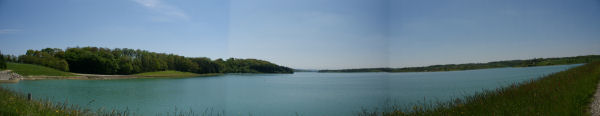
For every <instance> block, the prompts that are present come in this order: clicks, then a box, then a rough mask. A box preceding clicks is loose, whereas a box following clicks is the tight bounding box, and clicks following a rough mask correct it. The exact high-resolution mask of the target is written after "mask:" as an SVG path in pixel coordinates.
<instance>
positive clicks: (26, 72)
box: [7, 63, 77, 76]
mask: <svg viewBox="0 0 600 116" xmlns="http://www.w3.org/2000/svg"><path fill="white" fill-rule="evenodd" d="M7 66H8V67H7V69H8V70H12V71H13V72H15V73H18V74H20V75H23V76H42V75H43V76H77V75H73V74H72V73H69V72H64V71H60V70H56V69H53V68H48V67H45V66H39V65H33V64H21V63H7Z"/></svg>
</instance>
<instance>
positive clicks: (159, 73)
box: [135, 71, 219, 77]
mask: <svg viewBox="0 0 600 116" xmlns="http://www.w3.org/2000/svg"><path fill="white" fill-rule="evenodd" d="M135 75H139V76H146V77H199V76H217V75H219V74H217V73H214V74H196V73H191V72H180V71H157V72H145V73H139V74H135Z"/></svg>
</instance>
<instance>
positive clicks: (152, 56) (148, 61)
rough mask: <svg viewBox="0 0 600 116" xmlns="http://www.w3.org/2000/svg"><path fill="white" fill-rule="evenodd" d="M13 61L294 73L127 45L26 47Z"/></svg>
mask: <svg viewBox="0 0 600 116" xmlns="http://www.w3.org/2000/svg"><path fill="white" fill-rule="evenodd" d="M3 59H5V60H8V61H10V62H21V63H28V64H37V65H42V66H47V67H51V68H55V69H58V70H62V71H70V72H76V73H90V74H134V73H142V72H153V71H165V70H176V71H183V72H194V73H200V74H205V73H293V70H292V69H291V68H288V67H284V66H279V65H276V64H273V63H270V62H268V61H263V60H257V59H236V58H229V59H227V60H223V59H216V60H211V59H210V58H206V57H199V58H190V57H184V56H179V55H174V54H165V53H155V52H148V51H145V50H139V49H137V50H134V49H127V48H122V49H121V48H115V49H109V48H99V47H74V48H67V49H66V50H65V51H63V50H62V49H59V48H45V49H42V50H27V53H25V55H21V56H19V57H14V56H7V57H6V58H3Z"/></svg>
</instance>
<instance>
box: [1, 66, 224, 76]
mask: <svg viewBox="0 0 600 116" xmlns="http://www.w3.org/2000/svg"><path fill="white" fill-rule="evenodd" d="M7 66H8V68H7V69H8V70H12V71H13V72H15V73H17V74H20V75H22V76H26V77H27V76H59V77H60V76H63V77H74V76H79V75H75V74H73V73H70V72H64V71H60V70H56V69H53V68H49V67H45V66H40V65H34V64H21V63H8V64H7ZM216 75H219V74H196V73H191V72H180V71H156V72H145V73H138V74H133V76H131V77H199V76H216Z"/></svg>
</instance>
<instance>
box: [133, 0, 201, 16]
mask: <svg viewBox="0 0 600 116" xmlns="http://www.w3.org/2000/svg"><path fill="white" fill-rule="evenodd" d="M133 1H135V2H136V3H138V4H140V5H142V6H144V7H146V8H148V9H150V10H153V11H155V12H157V13H159V14H160V15H161V16H159V17H154V18H153V20H157V21H168V20H172V19H178V20H185V21H189V20H190V18H189V16H188V15H187V14H186V13H185V12H183V11H182V10H181V9H179V8H177V7H175V6H172V5H169V4H167V3H164V2H162V1H160V0H133Z"/></svg>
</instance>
